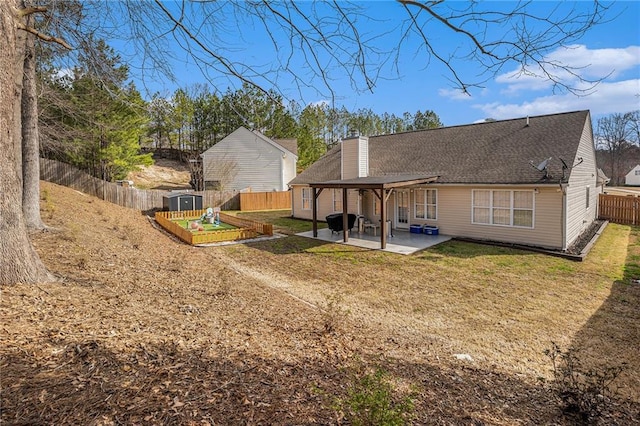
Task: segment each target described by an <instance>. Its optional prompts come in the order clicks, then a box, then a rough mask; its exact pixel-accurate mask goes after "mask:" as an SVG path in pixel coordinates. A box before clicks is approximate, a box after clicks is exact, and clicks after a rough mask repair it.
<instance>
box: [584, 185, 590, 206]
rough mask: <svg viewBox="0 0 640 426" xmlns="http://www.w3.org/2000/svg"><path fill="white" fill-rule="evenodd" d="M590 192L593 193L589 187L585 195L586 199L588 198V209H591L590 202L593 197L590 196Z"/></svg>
mask: <svg viewBox="0 0 640 426" xmlns="http://www.w3.org/2000/svg"><path fill="white" fill-rule="evenodd" d="M590 192H591V190H590V188H589V187H588V186H587V188H586V193H585V197H586V204H585V205H586V208H589V202H590V201H591V197H590V194H589V193H590Z"/></svg>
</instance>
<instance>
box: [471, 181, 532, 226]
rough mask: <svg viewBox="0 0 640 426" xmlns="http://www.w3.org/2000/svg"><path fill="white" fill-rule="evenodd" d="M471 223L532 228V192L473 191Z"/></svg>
mask: <svg viewBox="0 0 640 426" xmlns="http://www.w3.org/2000/svg"><path fill="white" fill-rule="evenodd" d="M472 192H473V197H472V216H471V223H473V224H481V225H497V226H513V227H519V228H533V223H534V222H533V212H534V192H533V191H510V190H491V189H474V190H473V191H472Z"/></svg>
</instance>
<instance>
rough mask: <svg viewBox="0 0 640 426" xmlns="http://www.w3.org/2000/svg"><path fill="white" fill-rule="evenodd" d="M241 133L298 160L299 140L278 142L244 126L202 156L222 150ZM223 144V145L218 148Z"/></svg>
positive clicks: (281, 140)
mask: <svg viewBox="0 0 640 426" xmlns="http://www.w3.org/2000/svg"><path fill="white" fill-rule="evenodd" d="M241 133H245V134H246V137H250V136H255V137H257V138H259V139H260V140H262V141H264V142H265V143H267V144H269V145H271V146H273V147H275V148H276V149H277V150H279V151H281V152H283V153H290V154H292V155H294V156H295V157H296V158H297V157H298V140H297V139H280V140H278V141H276V140H273V139H270V138H268V137H267V136H265V135H263V134H262V133H260V132H259V131H257V130H249V129H247V128H246V127H244V126H240V127H238V128H237V129H236V130H234V131H233V132H231V133H229V134H228V135H227V136H225V137H224V138H222V140H220V141H219V142H218V143H217V144H215V145H213V146H212V147H210V148H209V149H207V150H206V151H204V152H203V153H202V154H200V156H201V157H202V156H204V155H205V154H207V155H209V154H211V155H212V154H213V153H215V152H216V151H218V149H220V146H224V143H227V142H228V140H229V139H231V137H232V135H233V137H238V134H241ZM221 143H222V145H220V146H217V145H219V144H221Z"/></svg>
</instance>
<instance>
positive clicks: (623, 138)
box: [596, 110, 640, 185]
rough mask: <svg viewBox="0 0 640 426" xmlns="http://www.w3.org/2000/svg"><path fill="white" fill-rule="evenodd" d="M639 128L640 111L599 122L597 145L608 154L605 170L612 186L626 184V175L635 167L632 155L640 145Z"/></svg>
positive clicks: (610, 117)
mask: <svg viewBox="0 0 640 426" xmlns="http://www.w3.org/2000/svg"><path fill="white" fill-rule="evenodd" d="M639 128H640V110H636V111H632V112H627V113H624V114H619V113H616V114H611V115H609V116H607V117H603V118H601V119H599V120H598V124H597V129H596V144H597V147H598V148H599V149H600V150H603V151H604V152H605V153H606V166H605V169H606V173H608V174H609V178H610V179H611V185H622V184H624V176H625V174H626V173H627V172H628V171H629V170H630V169H631V167H633V166H634V165H635V164H632V163H631V162H630V161H633V160H632V158H631V155H630V154H631V152H632V150H634V149H636V150H637V149H638V146H639V144H640V132H639V131H638V129H639ZM627 159H628V160H630V161H626V160H627ZM607 166H608V167H607Z"/></svg>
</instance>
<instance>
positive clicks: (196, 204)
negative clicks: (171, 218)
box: [162, 192, 202, 212]
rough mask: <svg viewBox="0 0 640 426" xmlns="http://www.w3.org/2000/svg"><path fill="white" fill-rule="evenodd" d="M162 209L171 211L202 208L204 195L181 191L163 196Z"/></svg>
mask: <svg viewBox="0 0 640 426" xmlns="http://www.w3.org/2000/svg"><path fill="white" fill-rule="evenodd" d="M162 209H163V210H169V211H178V212H181V211H184V210H201V209H202V195H198V194H191V193H188V192H181V193H176V194H169V195H165V196H164V197H162Z"/></svg>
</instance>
